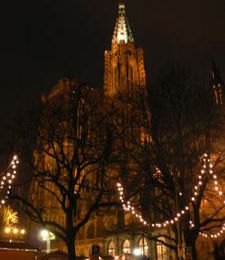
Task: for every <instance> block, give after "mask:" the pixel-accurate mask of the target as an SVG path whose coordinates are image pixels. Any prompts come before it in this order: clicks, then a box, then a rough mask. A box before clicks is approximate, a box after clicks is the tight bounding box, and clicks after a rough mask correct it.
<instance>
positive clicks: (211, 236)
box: [199, 223, 225, 239]
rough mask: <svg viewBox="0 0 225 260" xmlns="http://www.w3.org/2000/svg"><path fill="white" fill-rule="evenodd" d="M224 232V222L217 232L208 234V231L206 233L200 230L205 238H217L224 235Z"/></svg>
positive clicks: (200, 233)
mask: <svg viewBox="0 0 225 260" xmlns="http://www.w3.org/2000/svg"><path fill="white" fill-rule="evenodd" d="M224 233H225V223H223V225H222V227H221V229H220V230H219V231H218V232H216V233H213V234H207V233H204V232H199V235H200V236H202V237H205V238H212V239H215V238H219V237H220V236H222V235H223V234H224Z"/></svg>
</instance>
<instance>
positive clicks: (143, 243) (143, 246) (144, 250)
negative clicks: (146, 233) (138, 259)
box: [139, 238, 148, 256]
mask: <svg viewBox="0 0 225 260" xmlns="http://www.w3.org/2000/svg"><path fill="white" fill-rule="evenodd" d="M139 249H140V252H141V255H146V256H147V255H148V241H147V240H146V238H141V239H140V240H139Z"/></svg>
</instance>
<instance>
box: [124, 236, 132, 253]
mask: <svg viewBox="0 0 225 260" xmlns="http://www.w3.org/2000/svg"><path fill="white" fill-rule="evenodd" d="M123 253H124V254H130V253H131V247H130V241H129V240H128V239H126V240H125V241H124V242H123Z"/></svg>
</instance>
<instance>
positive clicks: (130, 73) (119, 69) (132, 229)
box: [77, 1, 173, 260]
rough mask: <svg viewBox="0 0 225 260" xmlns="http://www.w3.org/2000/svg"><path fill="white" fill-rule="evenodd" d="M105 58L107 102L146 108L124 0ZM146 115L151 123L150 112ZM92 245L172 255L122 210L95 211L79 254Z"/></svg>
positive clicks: (162, 257)
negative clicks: (119, 102)
mask: <svg viewBox="0 0 225 260" xmlns="http://www.w3.org/2000/svg"><path fill="white" fill-rule="evenodd" d="M104 59H105V60H104V86H103V96H104V97H105V98H106V100H107V102H109V100H117V102H118V100H121V99H122V100H123V101H124V100H125V108H124V106H122V107H123V108H122V110H123V111H124V116H125V117H126V116H127V117H129V113H126V109H127V108H126V107H127V104H129V103H131V102H136V108H137V110H139V109H146V108H145V107H141V106H140V105H143V103H145V99H146V95H147V94H146V93H147V84H146V71H145V65H144V54H143V49H141V48H137V47H136V46H135V40H134V36H133V34H132V31H131V28H130V25H129V22H128V19H127V15H126V6H125V3H124V1H120V2H119V5H118V15H117V19H116V24H115V29H114V32H113V37H112V43H111V49H110V50H106V51H105V53H104ZM139 103H141V104H139ZM145 112H146V110H145ZM147 118H148V126H149V124H150V112H149V113H148V116H147ZM139 119H140V117H139ZM137 124H138V123H137ZM128 134H129V135H131V133H128ZM138 135H139V137H140V142H144V141H145V142H146V141H147V142H149V141H150V140H151V137H150V136H149V135H148V134H147V133H146V132H145V129H143V128H142V129H140V131H139V132H138ZM121 218H122V219H121ZM136 226H137V227H136ZM99 230H101V231H99ZM164 232H165V231H164ZM153 235H154V232H153ZM160 239H161V240H162V241H165V239H164V238H162V237H161V238H160ZM93 246H97V247H98V248H99V254H100V255H103V256H113V257H115V256H122V255H123V256H124V257H125V258H128V259H129V256H131V255H135V254H138V255H140V256H143V257H144V256H145V257H149V258H150V259H157V260H170V259H173V253H172V252H171V251H169V250H168V249H167V247H166V246H165V245H164V244H163V243H160V242H155V241H150V240H148V239H147V237H145V236H144V232H143V230H142V228H141V227H140V225H138V223H136V222H135V221H134V220H133V219H132V217H131V216H130V215H129V214H124V213H123V210H112V211H110V212H108V213H107V212H103V213H102V214H95V215H94V216H93V217H92V218H91V220H90V221H89V222H88V223H87V225H85V226H84V228H83V229H82V230H81V232H80V233H79V235H78V237H77V255H80V256H82V255H84V256H88V255H90V254H92V253H93V252H92V248H93ZM125 258H124V259H125Z"/></svg>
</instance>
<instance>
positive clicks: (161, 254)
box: [156, 237, 167, 260]
mask: <svg viewBox="0 0 225 260" xmlns="http://www.w3.org/2000/svg"><path fill="white" fill-rule="evenodd" d="M159 240H161V241H164V242H165V239H164V238H163V237H159ZM156 251H157V260H165V259H167V258H166V246H165V245H164V244H163V243H162V242H160V241H157V243H156Z"/></svg>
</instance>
